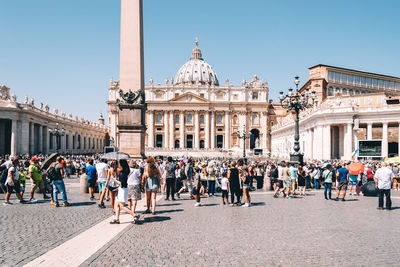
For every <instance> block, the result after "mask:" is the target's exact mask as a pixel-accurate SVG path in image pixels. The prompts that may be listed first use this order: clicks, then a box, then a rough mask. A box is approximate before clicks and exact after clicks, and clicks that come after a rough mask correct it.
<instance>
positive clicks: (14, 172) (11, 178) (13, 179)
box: [3, 158, 26, 206]
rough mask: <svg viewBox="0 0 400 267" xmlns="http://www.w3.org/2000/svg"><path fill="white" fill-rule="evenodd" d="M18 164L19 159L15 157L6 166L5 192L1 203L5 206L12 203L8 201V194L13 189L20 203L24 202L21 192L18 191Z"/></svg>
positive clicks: (9, 194)
mask: <svg viewBox="0 0 400 267" xmlns="http://www.w3.org/2000/svg"><path fill="white" fill-rule="evenodd" d="M18 166H19V160H18V158H15V159H13V161H12V165H11V167H10V168H8V176H7V179H6V181H5V185H6V187H7V193H6V197H5V202H4V203H3V205H6V206H9V205H12V203H11V202H10V196H11V193H12V192H13V191H15V194H16V196H17V198H18V199H19V202H20V203H25V202H26V201H25V200H24V199H23V198H22V196H21V192H20V184H19V173H18Z"/></svg>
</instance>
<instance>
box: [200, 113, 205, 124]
mask: <svg viewBox="0 0 400 267" xmlns="http://www.w3.org/2000/svg"><path fill="white" fill-rule="evenodd" d="M200 124H204V116H203V115H201V116H200Z"/></svg>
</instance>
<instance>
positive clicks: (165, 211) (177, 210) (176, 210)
mask: <svg viewBox="0 0 400 267" xmlns="http://www.w3.org/2000/svg"><path fill="white" fill-rule="evenodd" d="M179 211H183V209H174V210H158V211H156V213H171V212H179Z"/></svg>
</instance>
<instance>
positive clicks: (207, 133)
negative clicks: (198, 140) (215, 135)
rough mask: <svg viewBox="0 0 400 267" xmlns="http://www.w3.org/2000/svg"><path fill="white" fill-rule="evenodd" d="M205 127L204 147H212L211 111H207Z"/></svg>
mask: <svg viewBox="0 0 400 267" xmlns="http://www.w3.org/2000/svg"><path fill="white" fill-rule="evenodd" d="M204 120H205V123H206V125H205V127H204V138H205V140H204V147H205V148H210V112H208V111H206V114H205V118H204Z"/></svg>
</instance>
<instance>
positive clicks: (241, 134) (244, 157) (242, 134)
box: [236, 125, 249, 160]
mask: <svg viewBox="0 0 400 267" xmlns="http://www.w3.org/2000/svg"><path fill="white" fill-rule="evenodd" d="M236 134H237V136H238V138H239V139H243V160H245V159H246V139H247V138H249V136H248V135H247V133H246V125H243V133H240V131H237V132H236Z"/></svg>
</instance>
